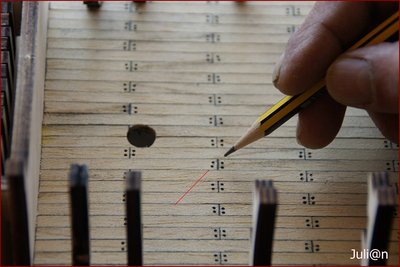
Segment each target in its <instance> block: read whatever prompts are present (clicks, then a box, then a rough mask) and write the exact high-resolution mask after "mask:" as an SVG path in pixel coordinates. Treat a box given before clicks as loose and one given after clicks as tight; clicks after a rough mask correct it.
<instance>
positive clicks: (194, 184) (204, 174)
mask: <svg viewBox="0 0 400 267" xmlns="http://www.w3.org/2000/svg"><path fill="white" fill-rule="evenodd" d="M209 171H210V170H207V171H206V172H205V173H203V175H202V176H200V177H199V178H197V180H196V181H195V182H194V183H193V184H192V186H191V187H190V188H189V189H188V190H187V191H186V192H185V193H183V195H182V196H181V197H180V198H179V199H178V200H177V201H176V202H175V205H177V204H178V203H179V202H180V201H181V200H182V199H183V198H184V197H185V196H186V195H187V194H188V193H189V192H190V191H191V190H192V189H193V187H195V186H196V184H198V182H200V180H201V178H203V177H204V176H206V174H207V173H208V172H209Z"/></svg>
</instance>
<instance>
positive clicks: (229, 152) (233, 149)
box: [224, 146, 236, 157]
mask: <svg viewBox="0 0 400 267" xmlns="http://www.w3.org/2000/svg"><path fill="white" fill-rule="evenodd" d="M235 151H236V149H235V147H234V146H233V147H231V149H229V150H228V152H226V153H225V155H224V157H227V156H228V155H230V154H232V153H233V152H235Z"/></svg>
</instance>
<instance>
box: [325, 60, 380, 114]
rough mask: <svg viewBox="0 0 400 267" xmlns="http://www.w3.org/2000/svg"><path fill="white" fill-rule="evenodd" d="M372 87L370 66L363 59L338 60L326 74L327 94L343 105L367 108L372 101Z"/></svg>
mask: <svg viewBox="0 0 400 267" xmlns="http://www.w3.org/2000/svg"><path fill="white" fill-rule="evenodd" d="M373 86H374V83H373V74H372V71H371V66H370V65H369V63H368V62H367V61H366V60H364V59H360V58H350V57H348V58H343V59H339V60H338V61H336V62H335V63H333V64H332V66H331V67H330V68H329V70H328V73H327V88H328V90H329V93H330V94H331V96H332V97H333V98H334V99H335V100H336V101H338V102H339V103H342V104H344V105H349V106H355V107H365V106H367V105H368V104H370V103H371V101H372V92H373Z"/></svg>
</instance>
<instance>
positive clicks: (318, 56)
mask: <svg viewBox="0 0 400 267" xmlns="http://www.w3.org/2000/svg"><path fill="white" fill-rule="evenodd" d="M397 9H398V3H397V2H392V3H388V2H386V3H378V2H358V3H357V2H355V3H354V2H353V3H351V2H319V3H316V4H315V6H314V8H313V9H312V11H311V12H310V14H309V15H308V16H307V18H306V20H305V22H304V23H303V25H302V26H301V27H300V28H299V30H298V31H296V32H295V33H294V34H293V36H292V37H291V38H290V40H289V42H288V44H287V48H286V51H285V53H284V54H283V56H282V58H281V60H280V62H278V63H277V65H276V67H275V71H274V84H275V86H276V87H277V88H278V89H280V90H281V91H282V92H283V93H285V94H289V95H296V94H300V93H302V92H303V91H305V90H307V89H308V88H310V87H311V86H312V85H313V84H315V83H316V82H318V81H319V80H320V79H322V78H323V77H324V76H326V87H327V90H328V93H329V94H325V95H323V96H322V97H320V98H319V99H318V100H317V101H315V102H314V103H313V104H311V105H310V106H308V107H307V108H306V109H303V110H302V111H301V112H300V113H299V121H298V125H297V139H298V141H299V143H301V144H302V145H304V146H306V147H309V148H321V147H324V146H326V145H328V144H329V143H330V142H331V141H332V140H333V139H334V138H335V137H336V135H337V133H338V131H339V129H340V127H341V125H342V121H343V117H344V113H345V109H346V106H353V107H357V108H364V109H366V110H367V112H368V113H369V115H370V117H371V118H372V120H373V121H374V123H375V125H376V126H377V127H378V128H379V130H380V131H381V132H382V134H383V135H384V136H385V137H386V138H388V139H389V140H391V141H393V142H396V143H398V138H399V133H398V130H399V117H398V75H399V44H398V42H395V43H381V44H377V45H373V46H369V47H363V48H359V49H356V50H353V51H351V52H346V53H344V54H342V53H343V51H345V50H346V48H348V47H350V46H351V45H352V44H353V43H355V42H356V41H357V40H358V39H360V38H362V37H363V36H364V35H365V34H366V33H368V32H369V31H370V30H371V29H373V28H374V27H375V26H376V25H377V24H379V23H380V22H383V21H384V20H385V19H386V18H388V17H389V16H390V15H392V14H393V13H394V12H395V11H396V10H397Z"/></svg>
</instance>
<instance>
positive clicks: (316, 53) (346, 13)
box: [274, 2, 396, 95]
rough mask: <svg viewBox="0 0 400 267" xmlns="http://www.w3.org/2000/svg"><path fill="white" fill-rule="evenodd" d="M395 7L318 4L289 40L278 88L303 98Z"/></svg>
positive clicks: (279, 67) (277, 78)
mask: <svg viewBox="0 0 400 267" xmlns="http://www.w3.org/2000/svg"><path fill="white" fill-rule="evenodd" d="M393 6H394V7H396V5H394V3H385V4H383V3H382V4H377V3H371V2H359V3H354V2H318V3H316V4H315V6H314V7H313V9H312V10H311V12H310V14H309V15H308V16H307V18H306V19H305V21H304V23H303V24H302V26H301V27H300V28H299V30H298V31H297V32H295V33H294V34H293V35H292V37H291V38H290V39H289V41H288V44H287V47H286V51H285V53H284V55H283V56H282V58H281V61H280V62H279V63H278V64H277V66H276V70H275V75H276V76H275V78H274V84H275V86H276V87H277V88H278V89H280V90H281V91H282V92H283V93H285V94H289V95H296V94H299V93H301V92H303V91H305V90H306V89H308V88H309V87H311V86H312V85H314V84H315V83H316V82H318V81H319V80H320V79H322V78H323V77H324V76H325V73H326V70H327V69H328V67H329V66H330V64H331V63H332V62H333V61H334V60H335V59H336V58H337V57H338V56H339V55H340V54H341V53H343V52H344V51H345V50H346V49H347V48H348V47H349V46H350V45H351V44H353V43H355V42H356V41H357V40H358V39H359V38H361V37H362V36H363V35H364V34H365V33H366V32H367V31H368V30H370V29H371V26H372V24H373V22H374V20H375V19H376V18H377V17H376V16H375V15H374V12H375V13H376V14H378V17H379V15H382V14H384V13H386V14H390V12H389V10H392V7H393Z"/></svg>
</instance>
